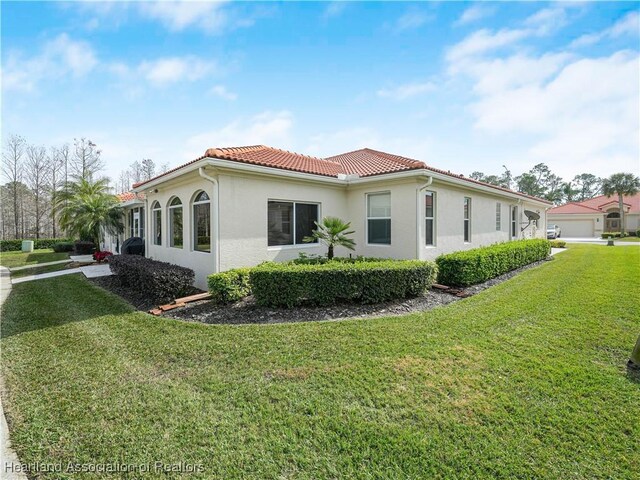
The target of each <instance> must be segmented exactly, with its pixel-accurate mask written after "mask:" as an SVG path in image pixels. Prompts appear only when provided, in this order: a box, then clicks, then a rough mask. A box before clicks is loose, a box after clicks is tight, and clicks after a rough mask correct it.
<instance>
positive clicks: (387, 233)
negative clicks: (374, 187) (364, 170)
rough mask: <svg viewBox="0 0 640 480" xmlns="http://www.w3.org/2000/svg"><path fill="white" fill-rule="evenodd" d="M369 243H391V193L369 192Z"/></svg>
mask: <svg viewBox="0 0 640 480" xmlns="http://www.w3.org/2000/svg"><path fill="white" fill-rule="evenodd" d="M367 243H369V244H373V245H391V193H389V192H385V193H369V194H367Z"/></svg>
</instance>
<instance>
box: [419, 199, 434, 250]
mask: <svg viewBox="0 0 640 480" xmlns="http://www.w3.org/2000/svg"><path fill="white" fill-rule="evenodd" d="M428 194H431V196H432V198H433V205H432V206H431V210H433V215H432V216H431V217H427V203H426V199H427V195H428ZM423 198H424V199H425V201H424V202H423V205H424V218H423V219H422V222H423V223H424V242H423V246H424V247H425V248H435V247H436V246H437V245H438V240H437V235H436V232H437V227H436V218H437V216H438V212H437V194H436V192H434V191H433V190H425V192H424V195H423ZM427 220H431V222H432V232H431V237H432V239H433V243H427Z"/></svg>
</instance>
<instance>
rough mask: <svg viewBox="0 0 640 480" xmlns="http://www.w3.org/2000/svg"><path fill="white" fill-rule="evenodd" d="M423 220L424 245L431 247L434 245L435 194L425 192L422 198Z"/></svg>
mask: <svg viewBox="0 0 640 480" xmlns="http://www.w3.org/2000/svg"><path fill="white" fill-rule="evenodd" d="M424 218H425V229H424V237H425V244H426V245H428V246H433V245H435V244H436V194H435V192H426V193H425V197H424Z"/></svg>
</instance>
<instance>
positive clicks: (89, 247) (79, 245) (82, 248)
mask: <svg viewBox="0 0 640 480" xmlns="http://www.w3.org/2000/svg"><path fill="white" fill-rule="evenodd" d="M73 249H74V250H75V252H76V254H77V255H91V254H92V253H93V252H95V251H96V246H95V244H94V243H93V242H89V241H87V240H78V241H77V242H75V243H74V244H73Z"/></svg>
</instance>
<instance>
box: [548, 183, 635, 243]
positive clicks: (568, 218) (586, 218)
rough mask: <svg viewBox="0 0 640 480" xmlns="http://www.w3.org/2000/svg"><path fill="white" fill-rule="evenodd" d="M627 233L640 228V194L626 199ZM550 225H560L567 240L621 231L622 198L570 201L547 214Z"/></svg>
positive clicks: (602, 196)
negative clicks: (620, 203)
mask: <svg viewBox="0 0 640 480" xmlns="http://www.w3.org/2000/svg"><path fill="white" fill-rule="evenodd" d="M622 201H623V206H624V221H625V229H626V231H627V232H629V231H631V232H635V231H636V230H637V229H638V228H639V227H640V193H638V194H636V195H628V196H623V197H622ZM547 221H548V223H553V224H556V225H559V226H560V229H561V231H562V236H563V237H598V236H600V235H602V233H603V232H619V231H620V229H621V226H622V225H621V223H620V206H619V205H618V196H617V195H614V196H612V197H607V196H605V195H600V196H598V197H594V198H590V199H589V200H585V201H584V202H570V203H567V204H565V205H560V206H558V207H554V208H552V209H550V210H549V211H548V212H547Z"/></svg>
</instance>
